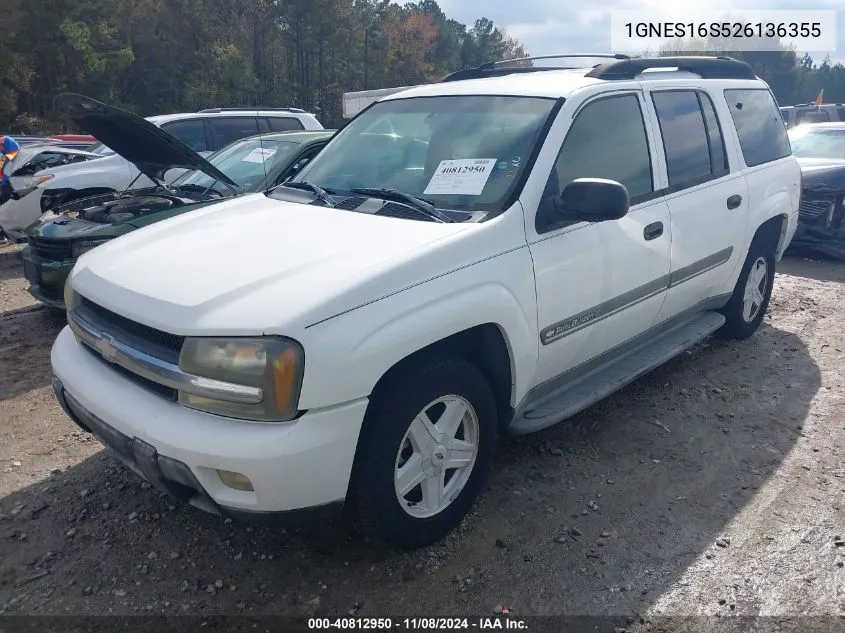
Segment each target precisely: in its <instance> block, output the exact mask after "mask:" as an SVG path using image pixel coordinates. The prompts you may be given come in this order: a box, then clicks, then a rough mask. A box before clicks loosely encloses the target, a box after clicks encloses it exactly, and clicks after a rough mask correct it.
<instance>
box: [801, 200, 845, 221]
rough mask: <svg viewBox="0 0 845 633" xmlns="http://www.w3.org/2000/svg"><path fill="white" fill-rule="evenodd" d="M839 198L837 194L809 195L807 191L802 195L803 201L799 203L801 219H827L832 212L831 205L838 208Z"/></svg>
mask: <svg viewBox="0 0 845 633" xmlns="http://www.w3.org/2000/svg"><path fill="white" fill-rule="evenodd" d="M838 202H839V199H838V197H837V196H836V195H808V194H807V193H805V194H804V195H802V196H801V202H800V203H799V205H798V213H799V214H800V217H801V219H803V220H805V221H807V220H818V219H822V221H824V222H826V221H827V216H828V214H829V213H830V209H831V206H833V208H834V209H836V206H837V203H838Z"/></svg>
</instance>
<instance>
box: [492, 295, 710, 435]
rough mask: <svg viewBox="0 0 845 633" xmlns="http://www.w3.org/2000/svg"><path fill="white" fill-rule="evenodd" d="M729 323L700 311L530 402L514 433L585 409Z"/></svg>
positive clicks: (516, 421) (515, 423) (514, 425)
mask: <svg viewBox="0 0 845 633" xmlns="http://www.w3.org/2000/svg"><path fill="white" fill-rule="evenodd" d="M724 323H725V317H724V316H723V315H721V314H719V313H718V312H699V313H698V314H697V315H696V316H695V317H693V318H692V319H690V320H687V321H684V322H682V323H680V324H679V325H677V326H675V327H673V328H672V329H670V330H667V331H666V332H664V333H662V334H661V335H659V336H658V337H657V338H655V339H651V340H649V341H648V342H647V343H645V344H643V345H642V346H640V347H637V348H635V349H633V350H632V351H630V352H629V353H628V354H626V355H624V356H622V357H620V358H619V359H618V360H615V361H612V362H611V363H609V364H606V365H604V366H602V367H599V368H597V369H595V370H594V371H593V372H591V373H589V374H586V375H585V376H583V377H581V378H578V379H576V380H575V381H574V382H570V383H567V384H565V385H564V386H562V387H560V388H558V389H557V390H556V391H553V392H552V393H550V394H548V395H545V396H543V397H541V398H538V399H537V400H536V401H533V402H528V404H526V405H525V406H524V407H523V408H522V413H521V414H517V416H516V417H515V418H514V420H513V422H511V424H510V427H509V429H508V430H509V432H510V433H513V434H514V435H524V434H526V433H533V432H535V431H540V430H542V429H545V428H546V427H549V426H552V425H554V424H557V423H558V422H561V421H563V420H565V419H566V418H568V417H570V416H573V415H575V414H576V413H579V412H580V411H583V410H584V409H586V408H587V407H589V406H590V405H593V404H595V403H596V402H598V401H599V400H602V399H603V398H605V397H607V396H609V395H610V394H612V393H613V392H615V391H618V390H619V389H621V388H622V387H624V386H626V385H628V384H629V383H632V382H633V381H635V380H636V379H637V378H639V377H640V376H643V375H644V374H647V373H648V372H650V371H652V370H653V369H656V368H657V367H660V366H661V365H663V364H664V363H665V362H666V361H668V360H671V359H672V358H674V357H675V356H677V355H678V354H681V353H682V352H684V351H685V350H688V349H689V348H691V347H692V346H693V345H695V344H696V343H699V342H700V341H702V340H704V339H705V338H707V337H708V336H710V335H711V334H713V332H715V331H716V330H718V329H719V328H720V327H722V325H724Z"/></svg>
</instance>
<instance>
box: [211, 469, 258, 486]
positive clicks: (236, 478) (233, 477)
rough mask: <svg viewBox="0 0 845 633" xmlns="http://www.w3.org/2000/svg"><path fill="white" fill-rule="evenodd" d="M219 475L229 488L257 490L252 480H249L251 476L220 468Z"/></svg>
mask: <svg viewBox="0 0 845 633" xmlns="http://www.w3.org/2000/svg"><path fill="white" fill-rule="evenodd" d="M217 476H218V477H220V481H222V482H223V483H224V484H225V485H227V486H229V488H234V489H235V490H247V491H253V490H255V488H253V487H252V482H251V481H250V480H249V477H247V476H246V475H244V474H241V473H236V472H232V471H231V470H218V471H217Z"/></svg>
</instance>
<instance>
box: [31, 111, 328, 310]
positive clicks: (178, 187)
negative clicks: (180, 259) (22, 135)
mask: <svg viewBox="0 0 845 633" xmlns="http://www.w3.org/2000/svg"><path fill="white" fill-rule="evenodd" d="M62 103H63V105H64V108H65V114H66V116H67V117H68V118H69V119H70V120H71V121H73V123H74V124H76V125H77V126H78V127H81V128H83V129H90V130H97V134H98V138H100V139H101V141H102V142H103V143H104V144H105V145H106V146H108V147H110V148H111V149H112V151H113V152H114V153H115V154H117V155H119V156H121V157H122V159H124V160H126V161H128V162H129V163H130V164H132V165H133V166H134V168H135V169H137V170H138V172H139V173H140V174H142V176H143V177H145V178H146V179H147V180H149V181H150V182H159V183H161V182H164V181H165V180H170V179H168V178H167V177H166V174H168V173H169V172H173V171H178V172H179V173H180V174H181V175H179V176H177V177H176V178H175V179H173V180H172V181H171V182H170V183H169V184H168V185H167V186H161V185H159V186H152V187H144V188H140V189H134V190H131V191H129V192H120V193H118V192H112V193H104V194H100V195H99V196H94V197H85V198H76V197H75V196H70V199H71V201H70V202H65V203H63V204H60V205H59V206H58V207H56V208H55V209H54V210H53V211H47V212H45V213H44V215H43V216H42V217H41V218H40V219H39V220H37V221H36V223H35V224H33V225H31V226H29V228H28V230H27V233H28V235H29V242H30V243H29V245H27V246H26V248H25V249H24V252H23V257H24V272H25V275H26V278H27V280H28V281H29V283H30V287H29V291H30V293H31V294H32V295H33V296H35V298H37V299H38V300H39V301H42V302H43V303H45V304H47V305H48V306H51V307H54V308H59V309H64V308H65V305H64V298H63V292H64V285H65V280H66V279H67V276H68V274H69V273H70V270H71V269H72V268H73V265H74V263H75V261H76V259H77V258H78V257H79V256H80V255H82V254H83V253H85V252H87V251H88V250H90V249H92V248H94V247H96V246H99V245H100V244H103V243H104V242H106V241H108V240H110V239H112V238H115V237H118V236H120V235H124V234H126V233H129V232H131V231H134V230H136V229H138V228H141V227H143V226H147V225H149V224H152V223H154V222H158V221H160V220H163V219H165V218H169V217H173V216H176V215H178V214H180V213H184V212H186V211H190V210H194V209H198V208H201V207H203V206H205V205H207V204H211V203H214V202H219V201H222V200H225V199H227V198H230V197H234V196H239V195H243V194H246V193H256V192H260V191H265V190H267V189H270V188H272V187H274V186H276V185H278V184H280V183H281V182H283V181H285V180H287V179H288V178H290V177H292V176H293V175H294V174H296V173H297V172H298V170H300V169H302V167H304V166H305V164H307V163H308V161H309V160H310V159H311V158H313V157H314V156H315V155H316V154H317V152H319V151H320V149H322V147H323V146H324V145H325V144H326V143H327V142H328V140H329V139H330V138H331V136H332V134H333V133H334V131H333V130H323V129H318V130H310V131H301V132H284V133H269V134H262V135H258V136H250V137H249V138H246V139H241V140H236V141H235V142H233V143H231V144H229V145H227V146H226V147H224V148H223V149H221V150H219V151H217V152H215V153H213V154H211V155H210V156H209V157H208V159H205V158H203V157H202V156H201V155H200V154H199V153H197V152H195V151H193V150H192V149H190V148H189V147H187V146H186V145H184V143H182V142H180V141H179V140H177V139H176V138H175V137H173V136H171V135H170V134H168V133H167V132H166V131H164V129H163V128H161V127H158V126H157V125H155V124H154V123H153V122H151V121H147V120H144V119H142V118H140V117H137V116H135V115H133V114H130V113H128V112H125V111H123V110H120V109H118V108H112V107H109V106H105V105H103V104H98V103H94V102H92V100H90V99H85V98H83V97H79V96H67V97H65V98H64V99H63V101H62ZM244 131H251V130H249V129H244ZM185 170H187V171H185Z"/></svg>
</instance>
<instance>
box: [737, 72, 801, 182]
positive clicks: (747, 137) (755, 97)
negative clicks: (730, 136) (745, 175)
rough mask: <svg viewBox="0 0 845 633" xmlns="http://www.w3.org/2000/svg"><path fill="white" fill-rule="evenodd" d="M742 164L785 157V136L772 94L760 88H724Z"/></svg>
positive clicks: (786, 144) (764, 161) (766, 161)
mask: <svg viewBox="0 0 845 633" xmlns="http://www.w3.org/2000/svg"><path fill="white" fill-rule="evenodd" d="M725 99H726V100H727V102H728V109H730V111H731V117H732V118H733V122H734V125H735V126H736V132H737V135H738V136H739V144H740V147H741V148H742V155H743V157H744V158H745V164H746V165H748V166H749V167H754V166H755V165H762V164H763V163H769V162H771V161H773V160H778V159H780V158H783V157H785V156H789V155H790V153H791V150H790V148H789V137H788V136H787V134H786V128H785V127H784V125H783V122H782V120H781V118H780V115H779V114H778V107H777V104H776V103H775V99H774V97H773V96H772V93H771V92H769V91H768V90H766V89H764V88H750V89H743V90H725Z"/></svg>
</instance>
